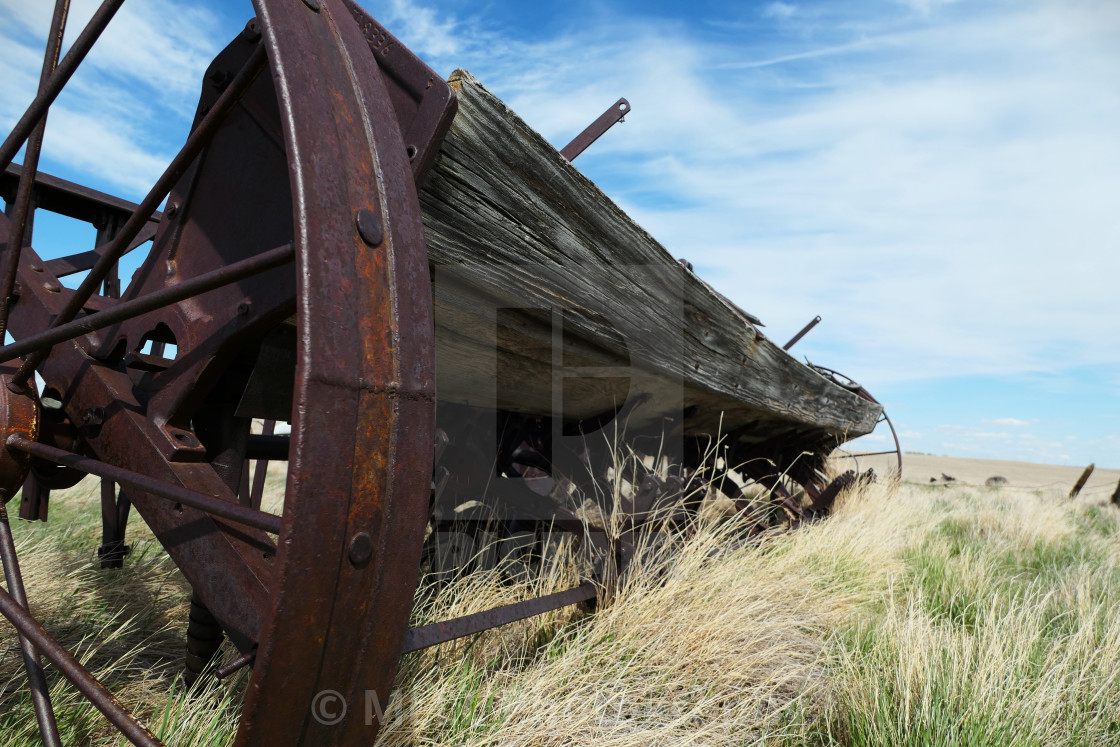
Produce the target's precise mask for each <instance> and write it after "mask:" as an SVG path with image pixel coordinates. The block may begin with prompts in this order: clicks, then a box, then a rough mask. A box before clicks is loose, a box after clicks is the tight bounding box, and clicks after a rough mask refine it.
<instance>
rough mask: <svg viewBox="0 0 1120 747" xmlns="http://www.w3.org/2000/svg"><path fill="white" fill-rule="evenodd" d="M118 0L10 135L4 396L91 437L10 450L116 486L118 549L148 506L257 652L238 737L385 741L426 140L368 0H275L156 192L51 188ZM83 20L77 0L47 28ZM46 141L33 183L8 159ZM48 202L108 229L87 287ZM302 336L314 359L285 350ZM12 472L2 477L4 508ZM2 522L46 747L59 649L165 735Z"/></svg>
mask: <svg viewBox="0 0 1120 747" xmlns="http://www.w3.org/2000/svg"><path fill="white" fill-rule="evenodd" d="M120 5H121V0H105V2H104V3H103V5H102V6H101V8H100V9H99V10H98V11H97V13H96V14H95V16H94V18H93V20H92V21H91V22H90V24H89V26H87V28H86V30H85V31H84V32H83V33H82V35H81V36H80V37H79V38H78V40H77V41H76V42H75V43H74V44H73V45H72V47H71V49H70V50H69V51H68V52H67V55H66V56H65V57H64V58H62V60H61V61H58V60H59V54H58V53H59V49H58V46H59V45H58V44H57V43H55V42H52V43H50V44H48V49H47V52H46V55H45V59H46V62H45V63H44V75H43V82H42V85H41V86H40V95H39V96H38V97H37V98H36V99H35V102H34V103H33V104H32V106H31V107H30V108H29V110H28V112H27V114H26V115H25V116H24V118H23V119H22V120H21V121H20V123H18V124H17V126H16V128H15V129H14V130H13V132H12V133H11V134H10V135H9V137H8V138H7V140H6V141H5V142H4V145H3V146H2V147H0V172H4V173H6V174H7V176H8V178H9V179H10V180H14V183H15V184H17V185H18V186H16V188H15V189H14V196H13V197H10V198H8V199H7V202H8V204H9V208H11V209H10V210H9V211H8V217H0V242H2V243H3V244H4V248H3V254H2V256H0V265H2V266H0V300H2V301H3V307H2V308H0V327H6V328H7V329H10V330H11V331H12V333H13V335H14V336H15V338H16V340H17V341H18V342H16V343H13V344H11V345H8V346H6V347H4V348H3V350H2V351H0V352H2V353H3V355H2V356H0V357H2V358H3V359H4V360H6V361H11V362H12V363H13V364H19V370H18V371H16V372H13V373H11V374H10V375H5V377H4V382H3V383H4V384H6V385H7V386H8V388H9V389H11V390H12V391H13V392H16V393H17V394H18V393H19V392H21V391H22V392H23V394H22V395H21V396H24V397H25V398H27V397H29V396H32V395H27V394H26V391H27V388H29V384H28V382H29V381H30V379H31V376H32V375H33V374H38V375H39V376H40V377H41V378H42V380H43V381H44V382H45V384H46V386H47V387H49V388H50V389H51V391H52V399H53V398H54V397H55V395H57V400H58V401H59V402H61V410H62V413H63V414H64V416H65V419H66V420H67V421H68V422H69V424H70V425H71V426H72V431H73V432H72V433H69V434H68V436H67V438H65V439H53V438H52V439H46V438H45V437H43V436H40V437H39V438H38V439H36V438H35V437H34V436H33V434H31V433H30V432H22V433H21V432H16V431H14V430H12V432H11V434H10V436H9V437H8V439H7V441H6V447H7V453H10V454H16V455H24V456H25V455H30V456H31V457H33V458H35V459H36V460H38V461H40V462H42V463H43V464H47V463H57V464H61V465H63V466H64V467H65V468H67V469H70V470H77V471H79V472H84V473H89V474H95V475H99V476H101V477H102V478H103V480H104V481H105V482H104V483H103V485H107V486H108V488H107V489H106V490H103V498H104V499H105V500H106V501H107V503H105V504H104V505H103V508H106V507H107V508H106V511H104V512H103V513H104V514H105V517H106V519H105V520H106V522H107V524H106V526H107V527H108V526H109V525H110V524H112V523H113V521H116V522H117V530H118V536H117V537H116V539H115V542H116V543H117V544H116V545H115V546H110V549H109V553H110V555H112V557H110V558H109V560H110V561H111V562H116V563H118V564H119V562H120V556H121V555H122V554H123V549H122V547H121V543H122V542H123V519H124V518H126V517H127V512H128V510H129V507H130V506H135V507H136V508H137V510H138V511H139V512H140V514H141V515H142V516H143V518H144V519H145V521H146V522H147V523H148V525H149V526H150V527H151V528H152V530H153V531H154V533H155V534H156V536H157V537H158V538H159V539H160V541H161V542H162V543H163V544H164V546H165V547H166V548H167V549H168V552H169V554H170V555H171V557H172V559H173V560H174V561H175V563H176V564H177V565H178V567H179V568H180V569H181V570H182V572H183V574H184V575H185V576H186V578H187V579H188V581H189V582H190V584H191V586H192V587H193V589H194V593H195V595H196V596H197V598H198V600H199V602H200V603H204V605H205V608H206V609H207V611H208V612H209V613H210V614H211V615H212V617H213V619H214V620H216V621H217V623H218V624H220V626H221V628H222V629H224V631H225V634H226V635H228V636H229V637H230V639H231V640H232V641H233V642H234V643H235V644H236V645H237V647H238V648H239V649H240V650H241V652H242V654H243V656H242V657H241V660H240V663H242V664H245V663H249V662H252V666H253V669H252V674H251V677H250V680H249V685H248V690H247V693H246V699H245V703H244V707H243V710H242V716H241V721H240V727H239V730H238V734H237V744H239V745H249V744H269V745H271V744H296V743H299V744H316V745H318V744H354V743H358V742H362V743H368V742H370V741H372V739H373V738H374V736H375V735H376V723H375V724H373V725H369V724H367V723H365V719H363V718H362V716H363V713H362V708H363V707H364V703H365V698H366V697H367V694H368V693H370V692H373V693H376V694H377V696H378V697H379V698H380V699H381V701H382V702H385V701H386V699H387V698H388V696H389V688H390V686H391V684H392V680H393V677H394V674H395V672H396V667H397V662H398V659H399V657H400V653H401V651H402V648H403V646H404V642H405V636H406V632H407V626H408V619H409V614H410V611H411V608H412V601H413V593H414V590H415V586H416V582H417V572H418V568H419V564H420V552H421V546H422V542H423V536H424V528H425V522H426V521H427V512H428V498H429V485H430V478H431V463H432V438H433V428H434V408H435V404H434V402H435V399H434V397H435V382H434V344H433V339H432V336H433V322H432V308H431V295H430V289H429V274H428V266H427V252H426V249H425V246H424V241H423V231H422V226H421V222H420V208H419V204H418V200H417V195H416V188H415V183H414V177H413V171H412V167H411V166H410V163H409V156H410V154H411V153H414V152H415V148H413V149H412V150H411V151H410V150H408V149H406V147H405V146H404V143H403V142H402V136H401V130H400V127H399V126H398V122H397V118H396V114H395V112H394V110H393V107H392V103H391V101H390V96H389V94H388V92H387V88H386V85H387V84H386V81H385V79H384V77H385V76H383V75H382V73H381V71H380V69H379V67H378V65H377V62H376V61H375V59H374V56H373V54H372V53H371V48H370V45H371V42H370V40H369V39H367V37H366V36H365V35H364V33H363V29H362V28H360V27H359V24H358V23H355V22H354V15H353V13H354V9H353V8H352V7H351V6H350V5H349V4H347V3H345V2H343V0H320V1H319V2H315V3H298V2H287V1H285V0H255V2H254V6H255V9H256V13H257V17H256V19H255V20H254V21H253V22H251V23H250V24H249V25H248V26H247V27H246V30H245V32H244V33H242V34H241V35H240V36H239V37H238V39H236V40H235V41H234V42H233V43H231V44H230V46H229V47H227V48H226V50H225V51H224V52H223V53H222V54H221V55H219V57H218V58H217V59H216V60H215V61H214V63H213V65H212V66H211V69H210V71H208V74H207V77H206V80H205V81H204V82H203V92H202V100H201V101H200V104H199V109H198V115H197V116H196V119H195V124H194V127H193V129H192V131H191V134H190V136H189V138H188V140H187V143H186V144H185V145H184V147H183V150H182V151H181V152H180V154H179V155H178V156H177V157H176V159H175V160H174V161H173V163H172V165H171V166H169V167H168V171H167V172H165V174H164V176H163V177H161V179H160V181H159V182H157V184H156V185H155V186H153V188H152V190H151V192H150V193H149V195H148V197H147V198H145V200H144V201H142V202H141V204H140V205H138V206H133V205H129V204H127V203H124V202H123V201H120V200H114V198H110V197H108V196H105V195H101V194H100V193H95V192H93V191H92V190H88V189H86V188H84V187H80V186H78V185H72V184H68V183H64V182H61V180H53V181H52V180H51V179H50V178H48V177H45V176H42V175H39V178H38V179H37V178H36V176H37V175H36V170H37V161H38V153H39V147H40V144H41V141H42V130H43V127H44V126H45V124H46V116H47V112H48V111H49V107H50V103H51V102H52V101H53V99H54V97H56V96H57V94H58V92H59V91H61V90H62V88H63V86H65V83H66V80H67V79H68V77H69V74H70V73H72V72H73V69H74V67H76V66H77V64H78V63H79V62H80V61H81V59H82V57H83V56H84V55H85V53H86V51H88V49H89V48H90V47H91V46H92V45H93V43H94V42H95V41H96V39H97V37H98V36H99V34H100V32H101V30H102V29H103V28H104V27H105V25H106V24H107V23H108V22H109V20H110V19H111V18H112V16H113V14H114V13H115V12H116V10H117V8H118V7H119V6H120ZM67 6H68V3H67V2H66V0H59V2H58V3H57V5H56V13H55V26H54V28H53V29H52V36H51V38H52V39H56V38H59V39H60V38H61V35H62V34H61V29H62V27H63V26H64V24H65V16H66V11H67ZM56 32H57V33H56ZM25 142H27V143H28V146H27V153H26V155H25V157H24V163H23V165H22V168H16V167H13V168H9V165H10V164H11V161H12V158H13V157H14V156H15V154H16V153H17V152H18V151H19V149H20V148H21V147H22V146H23V144H24V143H25ZM51 184H53V185H55V187H57V189H55V190H54V191H53V192H52V191H51V189H54V188H53V187H51V186H50V185H51ZM56 193H57V194H56ZM33 194H34V195H36V199H35V201H34V202H37V203H38V209H52V208H51V207H50V205H48V203H49V199H48V198H50V197H51V195H54V196H55V197H56V198H58V199H56V203H57V205H58V206H56V207H55V208H53V209H56V210H58V211H59V212H63V213H67V212H68V211H69V213H80V214H81V215H86V214H87V213H88V215H89V216H90V217H89V218H88V219H89V220H90V222H94V218H93V216H97V219H101V218H104V217H105V216H108V218H110V219H111V220H109V223H110V224H111V225H109V226H108V227H107V228H106V229H105V230H104V231H103V232H101V233H99V240H100V241H99V246H98V254H96V255H95V256H94V257H93V260H92V261H91V262H90V264H92V267H91V266H90V264H87V265H85V266H83V267H80V268H79V269H87V270H90V274H89V276H88V277H87V279H86V280H85V281H83V283H82V285H81V286H80V287H79V288H78V289H77V290H69V289H65V288H62V287H61V285H60V284H59V283H58V282H57V277H60V276H62V275H63V274H66V273H68V272H71V271H77V270H74V267H75V266H77V265H78V264H80V263H81V262H83V261H86V260H88V256H87V255H90V254H91V253H89V252H87V253H84V254H83V255H74V256H72V257H68V258H63V259H62V260H51V261H49V262H44V261H43V260H41V259H40V258H39V257H38V256H37V255H36V254H35V252H34V249H33V248H32V247H30V246H23V244H24V242H22V241H13V240H11V237H13V236H14V235H16V234H17V233H18V235H21V236H22V235H23V234H24V232H25V226H26V225H27V223H28V217H29V215H31V214H32V213H33V211H34V209H35V208H36V206H35V204H33V201H32V199H31V198H32V195H33ZM59 195H61V197H59ZM165 196H167V203H166V204H167V207H166V208H165V210H164V212H163V213H162V215H161V214H159V213H158V212H156V210H155V209H156V207H158V205H159V204H160V203H161V202H162V201H163V200H164V197H165ZM59 200H61V201H59ZM21 205H22V206H23V207H22V208H21V207H20V206H21ZM86 208H89V209H88V210H87V209H86ZM21 211H22V213H21ZM83 211H84V212H83ZM72 217H73V216H72ZM145 238H149V239H151V238H154V242H153V247H152V249H151V251H150V254H149V255H148V258H147V259H146V260H145V262H144V264H143V265H142V266H141V269H140V271H139V272H138V273H137V275H136V279H135V280H134V282H133V284H132V285H130V286H129V288H128V289H127V290H126V291H125V293H124V294H123V297H120V298H118V296H120V294H119V292H117V293H114V292H113V287H114V286H113V283H114V282H115V281H116V278H115V273H116V264H117V260H118V259H119V257H120V256H121V255H122V254H123V253H124V252H125V251H127V250H129V249H130V248H131V245H132V244H134V243H136V244H138V243H141V240H143V239H145ZM81 257H86V260H83V259H81ZM67 262H68V263H69V265H67V264H66V263H67ZM293 265H294V267H293ZM17 284H18V285H17ZM116 287H117V288H119V284H117V285H116ZM14 289H18V290H19V291H20V293H19V294H18V295H17V294H15V293H14ZM98 314H101V315H102V316H100V317H98ZM94 320H96V323H95V321H94ZM83 325H84V326H83ZM285 336H288V337H290V338H291V340H292V344H290V345H287V347H285V345H286V344H285V343H283V342H281V343H279V344H277V345H272V343H273V342H275V340H276V339H277V338H278V337H279V338H284V337H285ZM171 345H174V346H175V347H174V348H173V349H172V348H171V347H170V346H171ZM270 345H272V347H273V348H277V349H279V350H280V352H281V354H283V353H284V352H285V351H286V352H287V353H289V354H293V356H294V360H293V363H292V366H291V367H290V368H289V373H288V374H287V375H288V376H289V377H290V378H288V388H289V389H290V391H291V398H290V400H288V401H283V402H281V404H280V405H277V404H276V403H275V402H260V403H258V407H259V408H260V409H259V412H251V410H252V407H250V406H249V405H248V404H246V402H245V400H246V396H247V394H249V393H251V392H252V391H260V390H261V387H260V386H259V385H255V384H254V383H253V380H254V376H256V375H258V374H264V375H265V383H266V384H269V385H275V384H276V382H277V381H278V380H279V381H283V380H284V373H283V370H282V368H283V367H282V366H281V367H279V369H277V370H279V373H277V370H272V369H274V368H276V367H275V366H270V365H266V361H265V359H264V356H263V353H261V352H260V351H262V350H263V349H264V348H266V347H269V346H270ZM168 350H174V353H173V354H172V353H168V352H166V351H168ZM21 356H22V359H23V360H22V363H20V360H19V357H21ZM270 377H271V378H270ZM277 377H279V378H277ZM21 387H22V389H21ZM278 407H279V409H277V408H278ZM238 408H240V409H238ZM285 408H287V409H286V411H285ZM253 415H257V416H258V417H268V418H272V419H280V420H289V421H290V422H291V435H290V437H289V438H288V439H286V440H285V443H283V444H279V445H278V443H277V439H276V438H275V437H273V438H272V440H271V441H268V440H267V439H264V440H262V439H260V438H253V437H251V436H250V435H249V430H248V423H249V422H250V419H251V417H252V416H253ZM9 430H11V429H9ZM6 435H7V434H6ZM254 444H255V445H254ZM254 448H257V449H258V450H260V449H264V450H265V451H268V450H269V449H271V450H272V452H276V451H277V449H279V450H280V451H282V452H283V456H286V458H287V459H288V460H289V470H288V477H287V484H286V490H285V498H284V504H283V512H282V516H275V515H273V514H269V513H267V512H264V511H261V510H260V509H259V507H255V506H252V505H250V504H251V500H249V499H248V496H247V492H248V491H247V490H245V489H243V486H244V480H243V474H245V473H244V471H243V469H242V467H243V465H244V463H245V460H246V459H247V458H249V457H251V456H252V452H253V449H254ZM272 452H270V453H272ZM273 458H275V456H274V457H273ZM19 479H22V478H19ZM13 480H16V482H15V483H14V484H11V485H4V486H0V487H3V488H4V489H5V490H6V491H7V494H8V495H9V496H10V495H12V494H14V490H15V488H18V487H19V485H18V479H16V478H13ZM9 482H12V480H9ZM114 484H115V485H116V486H119V488H120V494H119V497H118V496H117V494H116V489H115V487H114ZM44 515H45V509H44ZM0 518H2V519H3V521H0V549H3V550H4V553H3V560H4V567H5V572H6V573H7V575H8V590H9V592H3V591H0V612H3V614H4V615H5V616H6V617H7V618H8V619H9V620H10V621H12V623H13V624H14V625H15V626H16V628H17V629H18V630H19V632H20V634H21V639H22V640H23V641H24V655H25V663H26V668H27V671H28V680H29V683H30V687H31V689H32V692H33V699H34V701H35V706H36V714H37V718H38V719H39V722H40V727H41V732H42V734H43V739H44V742H45V743H47V744H57V742H58V739H57V734H56V733H55V729H54V725H53V715H52V713H51V707H50V701H49V697H47V695H46V688H45V687H44V682H43V672H42V667H41V665H40V664H39V657H40V655H42V656H45V657H46V658H48V659H49V660H50V661H51V662H52V663H53V664H54V665H55V668H56V670H58V671H59V672H60V673H61V674H63V675H64V676H65V677H66V678H67V679H69V680H70V681H71V682H72V683H73V684H74V685H75V686H76V687H78V689H79V690H81V691H82V692H83V694H85V695H86V696H87V697H88V698H89V699H90V700H91V701H92V702H93V703H94V704H95V705H96V706H97V707H98V708H99V709H100V710H102V712H104V713H105V714H106V716H107V717H108V718H109V719H110V720H111V721H112V723H113V724H114V725H115V726H116V727H117V728H118V729H120V730H121V732H122V734H123V735H124V736H126V737H127V738H128V739H129V740H131V741H133V742H134V743H136V744H158V741H157V740H156V739H155V737H154V736H152V734H151V733H150V732H148V731H147V730H146V729H145V728H144V727H143V726H141V725H140V724H139V723H138V722H137V721H136V719H135V718H133V717H132V715H131V714H130V713H128V711H127V709H126V708H125V707H124V706H122V705H121V704H120V703H119V702H117V701H116V700H115V699H114V698H113V697H112V696H111V695H110V694H109V693H108V691H106V690H105V689H104V688H103V687H101V685H100V684H99V683H97V682H96V680H94V678H93V677H92V676H91V675H90V674H89V672H88V671H86V670H85V669H84V668H82V667H81V665H80V664H78V663H77V662H76V661H75V660H74V659H73V657H72V656H71V655H70V654H69V653H68V652H67V651H65V650H64V649H62V648H61V647H60V646H59V645H58V644H57V643H56V642H55V641H54V640H53V639H52V638H50V636H49V633H48V632H45V631H43V630H42V629H41V628H40V627H39V626H38V624H37V623H36V622H35V620H34V619H33V618H31V616H30V615H29V613H28V612H27V601H26V598H25V597H24V595H23V593H22V583H20V582H19V569H18V562H17V560H16V558H15V555H14V545H13V544H12V542H11V534H10V531H9V529H8V523H7V516H6V513H5V514H4V516H3V517H0ZM270 535H275V536H276V539H275V540H273V539H272V537H271V536H270ZM107 536H108V534H107ZM109 545H111V543H109ZM107 546H108V545H107ZM324 692H330V693H334V694H335V695H337V696H338V697H339V698H341V699H342V701H344V702H346V703H349V704H351V706H352V707H351V708H350V709H349V712H348V713H346V714H345V717H343V718H339V719H337V720H336V719H334V718H322V717H321V716H322V714H319V715H320V718H316V715H317V714H315V713H313V711H312V705H313V704H314V703H315V702H316V698H317V696H319V695H320V693H324ZM333 714H334V712H332V716H333Z"/></svg>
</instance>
